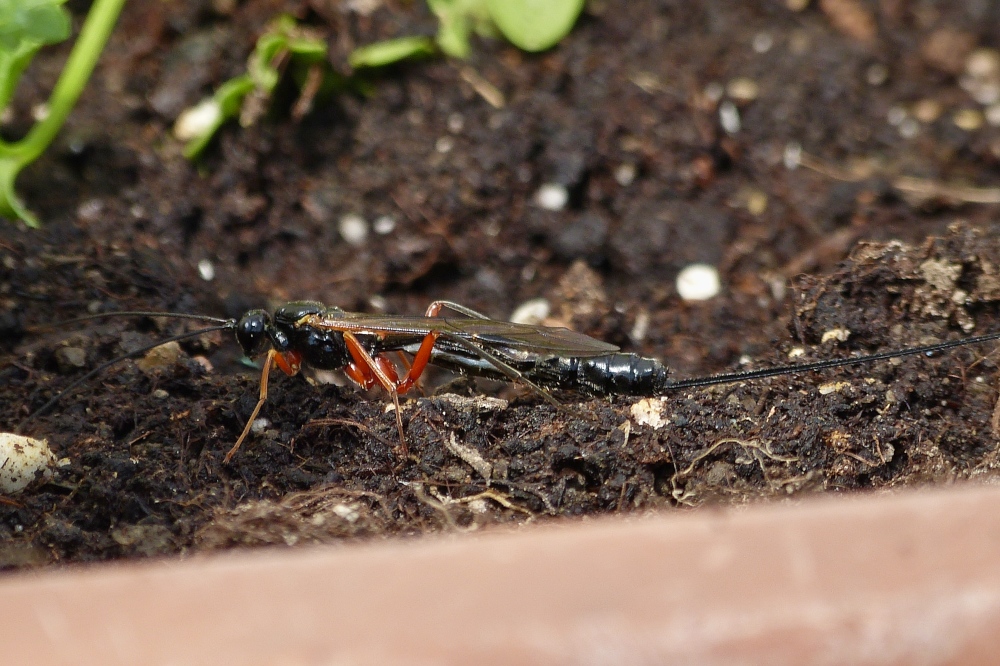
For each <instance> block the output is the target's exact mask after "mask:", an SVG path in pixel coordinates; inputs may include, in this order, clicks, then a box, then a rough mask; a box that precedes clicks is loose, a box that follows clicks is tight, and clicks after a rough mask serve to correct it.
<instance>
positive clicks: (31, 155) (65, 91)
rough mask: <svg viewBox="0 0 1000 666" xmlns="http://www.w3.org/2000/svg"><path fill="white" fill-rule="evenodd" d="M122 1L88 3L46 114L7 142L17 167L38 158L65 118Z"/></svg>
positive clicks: (85, 81)
mask: <svg viewBox="0 0 1000 666" xmlns="http://www.w3.org/2000/svg"><path fill="white" fill-rule="evenodd" d="M124 4H125V0H95V2H94V4H93V5H91V7H90V11H89V12H88V13H87V18H86V20H85V21H84V22H83V27H82V28H81V29H80V36H79V37H78V38H77V40H76V44H74V45H73V51H72V52H71V53H70V54H69V59H68V60H67V61H66V66H65V67H64V68H63V71H62V74H60V75H59V81H57V82H56V87H55V88H54V89H53V90H52V94H51V95H50V96H49V103H48V115H47V116H46V117H45V118H44V119H43V120H40V121H39V122H37V123H36V124H35V125H34V127H32V128H31V130H30V131H29V132H28V133H27V134H26V135H25V136H24V138H23V139H21V140H20V141H18V142H17V143H15V144H14V145H13V146H10V149H11V152H10V153H9V155H10V156H11V157H15V158H16V159H17V162H18V168H20V167H24V166H25V165H27V164H30V163H31V162H33V161H35V160H36V159H38V156H39V155H41V154H42V153H43V152H44V151H45V149H46V148H47V147H48V145H49V144H50V143H51V142H52V140H53V139H54V138H55V137H56V134H58V132H59V129H60V128H61V127H62V126H63V123H64V122H66V117H67V116H68V115H69V113H70V111H72V110H73V106H74V105H75V104H76V100H77V98H79V97H80V93H81V92H82V91H83V88H84V86H86V85H87V80H88V79H89V78H90V74H91V72H93V71H94V66H95V65H96V64H97V59H98V58H99V57H100V55H101V51H103V50H104V44H105V43H106V42H107V41H108V37H109V36H110V35H111V31H112V29H114V27H115V22H116V21H117V20H118V15H119V14H120V13H121V10H122V6H123V5H124Z"/></svg>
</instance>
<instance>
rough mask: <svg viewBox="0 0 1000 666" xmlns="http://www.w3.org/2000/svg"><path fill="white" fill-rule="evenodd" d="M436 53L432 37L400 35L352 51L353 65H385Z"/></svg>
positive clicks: (356, 66) (350, 60)
mask: <svg viewBox="0 0 1000 666" xmlns="http://www.w3.org/2000/svg"><path fill="white" fill-rule="evenodd" d="M429 55H434V40H432V39H431V38H430V37H416V36H415V37H400V38H399V39H388V40H386V41H383V42H375V43H374V44H368V45H366V46H361V47H358V48H356V49H354V51H352V52H351V55H350V56H349V57H348V62H349V63H350V65H351V67H352V68H354V69H358V68H360V67H385V66H386V65H392V64H394V63H397V62H399V61H401V60H407V59H410V58H420V57H424V56H429Z"/></svg>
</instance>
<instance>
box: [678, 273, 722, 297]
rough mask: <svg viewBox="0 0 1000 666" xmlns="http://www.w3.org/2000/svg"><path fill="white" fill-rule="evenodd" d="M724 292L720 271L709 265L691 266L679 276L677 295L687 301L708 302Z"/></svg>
mask: <svg viewBox="0 0 1000 666" xmlns="http://www.w3.org/2000/svg"><path fill="white" fill-rule="evenodd" d="M721 290H722V282H721V281H720V280H719V271H717V270H716V268H715V266H710V265H709V264H691V265H690V266H685V267H684V268H683V269H682V270H681V272H680V273H678V274H677V293H678V294H680V297H681V298H683V299H684V300H685V301H706V300H708V299H710V298H712V297H714V296H717V295H718V294H719V292H720V291H721Z"/></svg>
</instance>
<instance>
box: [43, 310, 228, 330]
mask: <svg viewBox="0 0 1000 666" xmlns="http://www.w3.org/2000/svg"><path fill="white" fill-rule="evenodd" d="M113 317H166V318H170V319H194V320H196V321H212V322H215V323H216V324H220V325H226V327H227V328H232V327H234V326H235V325H236V322H235V320H233V319H223V318H222V317H210V316H209V315H199V314H187V313H185V312H148V311H146V310H122V311H120V312H98V313H97V314H90V315H84V316H82V317H74V318H73V319H64V320H63V321H55V322H52V323H48V324H34V325H32V326H28V327H27V329H28V330H29V331H37V330H47V329H51V328H60V327H63V326H68V325H70V324H79V323H80V322H84V321H93V320H95V319H111V318H113ZM230 324H231V326H230Z"/></svg>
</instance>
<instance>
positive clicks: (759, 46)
mask: <svg viewBox="0 0 1000 666" xmlns="http://www.w3.org/2000/svg"><path fill="white" fill-rule="evenodd" d="M773 46H774V37H772V36H771V35H770V34H769V33H766V32H758V33H757V34H756V35H754V36H753V50H754V53H767V52H768V51H770V50H771V47H773Z"/></svg>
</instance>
